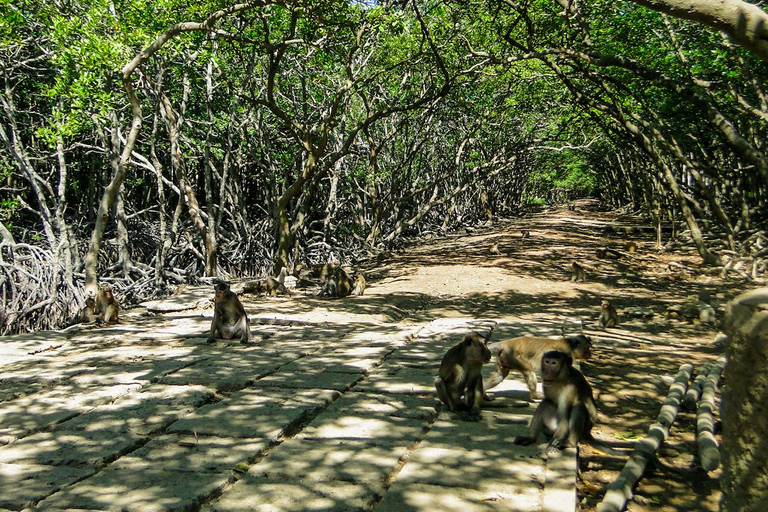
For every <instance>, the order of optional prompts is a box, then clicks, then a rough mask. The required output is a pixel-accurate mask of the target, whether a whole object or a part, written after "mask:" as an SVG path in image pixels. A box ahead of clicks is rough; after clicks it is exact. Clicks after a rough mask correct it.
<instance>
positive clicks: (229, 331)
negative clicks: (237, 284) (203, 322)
mask: <svg viewBox="0 0 768 512" xmlns="http://www.w3.org/2000/svg"><path fill="white" fill-rule="evenodd" d="M214 290H215V291H216V294H215V295H214V297H213V320H212V321H211V332H210V334H209V335H208V343H213V342H214V341H215V336H216V333H217V332H218V333H219V334H220V335H221V337H222V338H224V339H225V340H229V339H232V338H234V337H235V336H240V343H243V344H246V343H248V340H249V339H250V338H251V329H250V324H249V323H248V315H246V314H245V308H243V305H242V303H241V302H240V299H238V298H237V294H236V293H234V292H233V291H231V290H230V289H229V285H228V284H227V283H224V282H219V283H216V286H215V287H214Z"/></svg>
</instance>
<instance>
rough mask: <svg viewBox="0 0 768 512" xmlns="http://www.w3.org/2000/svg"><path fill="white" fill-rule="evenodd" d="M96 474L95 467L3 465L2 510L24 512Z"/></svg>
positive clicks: (0, 479) (0, 476) (0, 465)
mask: <svg viewBox="0 0 768 512" xmlns="http://www.w3.org/2000/svg"><path fill="white" fill-rule="evenodd" d="M93 472H94V469H93V468H91V467H77V468H73V467H67V466H44V465H38V464H27V463H21V464H5V463H0V509H11V510H21V509H23V508H25V507H28V506H31V504H32V503H34V502H37V501H39V500H41V499H43V498H45V497H46V496H50V495H51V494H53V493H54V492H56V491H58V490H59V489H61V488H62V487H64V486H66V485H69V484H72V483H74V482H77V481H78V480H81V479H83V478H85V477H87V476H88V475H91V474H93Z"/></svg>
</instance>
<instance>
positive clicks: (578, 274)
mask: <svg viewBox="0 0 768 512" xmlns="http://www.w3.org/2000/svg"><path fill="white" fill-rule="evenodd" d="M586 280H587V273H586V272H585V271H584V267H582V266H581V265H580V264H579V262H577V261H574V262H573V263H571V281H573V282H574V283H578V282H582V281H586Z"/></svg>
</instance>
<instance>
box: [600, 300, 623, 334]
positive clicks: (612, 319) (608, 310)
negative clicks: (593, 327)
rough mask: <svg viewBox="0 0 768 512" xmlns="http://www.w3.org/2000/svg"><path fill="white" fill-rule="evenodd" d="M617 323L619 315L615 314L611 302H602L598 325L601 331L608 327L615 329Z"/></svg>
mask: <svg viewBox="0 0 768 512" xmlns="http://www.w3.org/2000/svg"><path fill="white" fill-rule="evenodd" d="M618 323H619V315H617V314H616V308H614V307H613V305H612V304H611V301H608V300H604V301H603V303H602V305H601V309H600V324H602V326H603V329H607V328H608V327H616V324H618Z"/></svg>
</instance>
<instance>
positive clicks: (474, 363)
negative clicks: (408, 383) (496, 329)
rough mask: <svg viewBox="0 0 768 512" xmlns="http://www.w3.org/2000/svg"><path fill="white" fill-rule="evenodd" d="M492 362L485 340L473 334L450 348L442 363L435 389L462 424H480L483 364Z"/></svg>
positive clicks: (483, 393)
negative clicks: (468, 422) (478, 422)
mask: <svg viewBox="0 0 768 512" xmlns="http://www.w3.org/2000/svg"><path fill="white" fill-rule="evenodd" d="M490 360H491V351H490V350H489V349H488V345H486V341H485V338H483V337H482V336H480V335H479V334H478V333H476V332H471V333H469V334H467V335H465V336H464V338H463V339H462V340H461V341H460V342H459V343H458V344H457V345H455V346H453V347H451V348H450V349H448V352H446V353H445V356H443V360H442V361H441V362H440V372H439V373H438V376H437V378H436V379H435V389H436V390H437V396H438V397H439V398H440V400H441V401H442V402H443V403H444V404H445V405H446V406H448V410H449V411H452V412H455V413H457V414H458V415H459V419H461V420H462V421H479V419H480V405H481V404H482V403H483V396H484V395H485V392H484V391H483V376H482V369H483V364H485V363H487V362H489V361H490Z"/></svg>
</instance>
